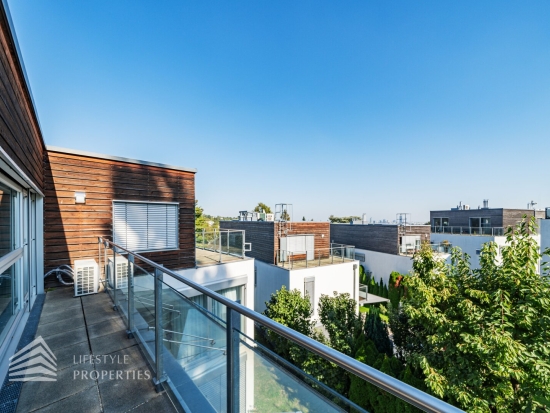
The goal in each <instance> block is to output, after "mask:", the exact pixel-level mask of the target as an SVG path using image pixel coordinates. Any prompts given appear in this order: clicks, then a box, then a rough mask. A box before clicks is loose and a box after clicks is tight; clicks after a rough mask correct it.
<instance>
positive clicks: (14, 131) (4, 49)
mask: <svg viewBox="0 0 550 413" xmlns="http://www.w3.org/2000/svg"><path fill="white" fill-rule="evenodd" d="M0 95H1V96H2V99H0V147H1V148H2V149H3V150H4V151H5V152H6V153H7V155H8V156H9V157H10V158H11V159H12V160H13V161H14V162H15V163H16V164H17V166H18V167H19V168H21V170H22V171H23V172H24V173H25V175H27V177H28V178H29V179H31V180H32V181H33V183H34V184H35V185H36V187H37V188H38V189H40V190H41V191H42V188H43V185H44V172H43V167H42V159H43V156H44V142H43V140H42V135H41V132H40V128H39V125H38V121H37V118H36V114H35V113H34V107H33V105H32V100H31V96H30V93H29V90H28V88H27V84H26V81H25V77H24V74H23V70H22V67H21V64H20V62H19V57H18V56H17V51H16V48H15V43H14V39H13V37H12V35H11V31H10V27H9V24H8V20H7V16H6V12H5V10H4V7H0Z"/></svg>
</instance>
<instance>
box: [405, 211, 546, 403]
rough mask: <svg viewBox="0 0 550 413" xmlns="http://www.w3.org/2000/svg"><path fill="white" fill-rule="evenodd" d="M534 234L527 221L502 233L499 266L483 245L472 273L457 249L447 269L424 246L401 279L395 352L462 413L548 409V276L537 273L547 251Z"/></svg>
mask: <svg viewBox="0 0 550 413" xmlns="http://www.w3.org/2000/svg"><path fill="white" fill-rule="evenodd" d="M535 230H536V221H535V219H534V218H531V219H530V220H528V221H526V220H525V219H524V221H523V222H521V223H519V224H518V226H517V227H515V228H510V229H509V230H508V231H507V234H506V236H507V245H506V246H505V247H503V248H502V259H501V262H500V263H499V262H497V260H496V258H497V254H498V247H497V245H496V244H495V243H494V242H489V243H486V244H485V245H484V246H483V247H482V250H481V255H480V268H479V269H471V268H470V264H469V257H468V256H467V255H466V254H462V252H461V251H460V249H458V248H453V249H452V253H451V257H452V262H451V264H450V265H447V264H445V263H444V262H443V261H441V260H438V259H436V258H435V257H434V255H433V252H432V250H431V248H429V247H427V246H424V247H422V248H421V250H420V251H419V252H418V253H417V254H416V256H415V258H414V263H413V270H414V274H413V276H410V277H406V279H405V281H404V282H405V285H406V287H407V297H406V298H405V299H404V300H403V315H404V319H405V322H406V324H407V329H408V332H409V334H407V335H406V336H404V337H403V336H402V337H400V338H399V339H400V340H401V341H402V342H401V343H400V344H401V346H403V348H402V349H401V350H402V351H403V352H404V353H405V355H406V358H407V360H408V363H409V364H410V366H411V367H415V368H420V369H421V370H422V372H423V374H424V375H425V379H424V383H425V385H426V387H427V389H428V390H429V391H430V392H431V393H433V394H435V395H436V396H438V397H441V398H443V399H445V400H447V401H448V402H450V403H452V404H454V405H457V406H459V407H461V408H462V409H464V410H467V411H479V412H496V411H499V412H500V411H509V412H519V411H547V410H546V409H547V406H549V405H550V364H549V363H548V360H550V347H549V346H548V343H550V278H549V276H548V273H547V268H543V273H542V274H539V272H538V263H539V262H540V260H541V259H542V258H543V256H544V255H548V251H544V253H543V254H541V253H540V252H539V249H538V245H537V241H536V240H535V238H533V237H532V236H531V234H533V233H534V232H535ZM396 344H397V343H396ZM545 406H546V407H545Z"/></svg>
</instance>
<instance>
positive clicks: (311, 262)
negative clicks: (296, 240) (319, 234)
mask: <svg viewBox="0 0 550 413" xmlns="http://www.w3.org/2000/svg"><path fill="white" fill-rule="evenodd" d="M330 245H331V246H330V248H312V249H309V250H304V251H287V250H277V251H276V253H275V260H276V263H277V265H278V266H280V267H283V268H288V269H291V270H293V269H294V270H296V269H300V268H311V267H322V266H325V265H332V264H340V263H343V262H349V261H354V260H355V246H354V245H344V244H336V243H332V244H330Z"/></svg>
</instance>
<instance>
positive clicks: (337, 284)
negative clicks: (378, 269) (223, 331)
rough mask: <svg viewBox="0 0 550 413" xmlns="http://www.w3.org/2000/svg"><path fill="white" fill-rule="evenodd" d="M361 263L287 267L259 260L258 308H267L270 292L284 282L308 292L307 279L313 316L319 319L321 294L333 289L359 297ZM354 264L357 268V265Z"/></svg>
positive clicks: (330, 293) (293, 287)
mask: <svg viewBox="0 0 550 413" xmlns="http://www.w3.org/2000/svg"><path fill="white" fill-rule="evenodd" d="M358 264H359V262H358V261H348V262H344V263H340V264H332V265H325V266H321V267H311V268H302V269H293V270H289V269H285V268H281V267H277V266H276V265H272V264H266V263H263V262H261V261H258V260H256V264H255V265H256V297H255V298H256V311H258V312H262V311H264V310H265V302H266V301H269V299H270V298H271V294H273V293H275V292H276V291H277V290H280V289H281V288H282V287H283V285H284V286H285V287H286V288H287V289H289V290H293V289H297V290H299V291H300V292H301V293H302V295H305V291H306V282H308V283H312V284H310V286H311V287H310V288H311V289H312V290H313V292H314V296H313V315H312V318H313V319H315V320H316V319H318V318H319V314H318V306H319V299H320V298H321V295H323V294H324V295H329V296H332V295H333V294H334V292H335V291H336V292H337V293H340V294H342V293H348V294H349V295H350V297H351V298H353V299H355V300H356V301H358V300H359V266H358ZM354 267H355V268H354Z"/></svg>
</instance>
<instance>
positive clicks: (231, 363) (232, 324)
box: [225, 307, 240, 413]
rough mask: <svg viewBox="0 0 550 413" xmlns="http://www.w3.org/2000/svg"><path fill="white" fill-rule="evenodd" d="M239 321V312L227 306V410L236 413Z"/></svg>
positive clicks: (238, 381)
mask: <svg viewBox="0 0 550 413" xmlns="http://www.w3.org/2000/svg"><path fill="white" fill-rule="evenodd" d="M239 322H240V314H239V313H238V312H237V311H235V310H234V309H231V308H229V307H228V308H227V312H226V330H225V331H226V343H225V347H226V349H227V353H226V354H227V359H226V367H227V380H226V383H227V393H226V394H227V412H228V413H238V412H239V410H240V403H239V395H240V392H239V384H240V379H239V372H240V357H239V354H240V352H239V336H238V334H239V333H238V332H237V331H238V330H239V329H240V328H239V324H240V323H239Z"/></svg>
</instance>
